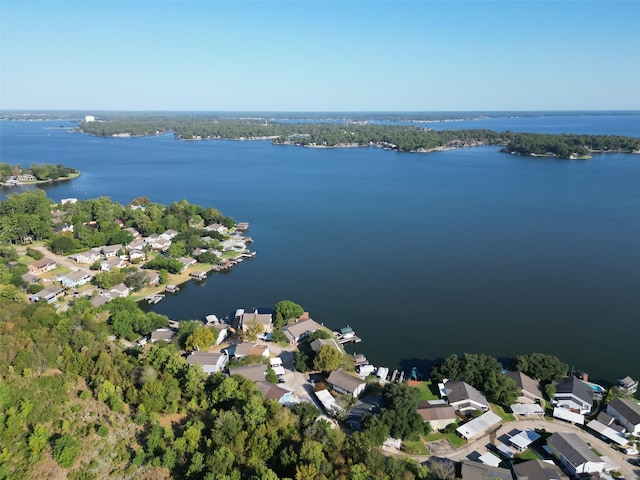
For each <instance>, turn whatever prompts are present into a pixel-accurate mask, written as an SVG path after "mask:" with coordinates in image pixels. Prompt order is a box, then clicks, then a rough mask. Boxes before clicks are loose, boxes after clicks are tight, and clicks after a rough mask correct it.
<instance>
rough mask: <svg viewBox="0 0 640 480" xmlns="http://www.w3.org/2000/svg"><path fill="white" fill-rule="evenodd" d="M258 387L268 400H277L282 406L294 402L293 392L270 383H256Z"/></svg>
mask: <svg viewBox="0 0 640 480" xmlns="http://www.w3.org/2000/svg"><path fill="white" fill-rule="evenodd" d="M256 387H258V390H260V391H261V392H262V395H264V398H265V399H266V400H276V401H277V402H279V403H281V404H282V405H287V404H289V403H291V402H293V392H292V391H291V390H289V389H288V388H285V387H282V386H280V385H275V384H273V383H269V382H256Z"/></svg>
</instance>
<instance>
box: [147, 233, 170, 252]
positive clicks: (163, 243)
mask: <svg viewBox="0 0 640 480" xmlns="http://www.w3.org/2000/svg"><path fill="white" fill-rule="evenodd" d="M170 246H171V240H168V239H166V238H162V237H158V239H157V240H155V241H154V242H153V243H151V248H152V249H153V250H158V251H160V252H166V251H167V250H169V247H170Z"/></svg>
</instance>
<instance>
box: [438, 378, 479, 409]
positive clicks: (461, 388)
mask: <svg viewBox="0 0 640 480" xmlns="http://www.w3.org/2000/svg"><path fill="white" fill-rule="evenodd" d="M444 387H445V389H446V391H447V399H448V400H449V403H458V402H463V401H465V400H473V401H474V402H477V403H480V404H482V405H489V403H488V402H487V398H486V397H485V396H484V395H483V394H482V393H480V392H479V391H478V390H476V389H475V388H473V387H472V386H471V385H469V384H468V383H465V382H462V381H460V380H449V381H448V382H447V383H445V384H444Z"/></svg>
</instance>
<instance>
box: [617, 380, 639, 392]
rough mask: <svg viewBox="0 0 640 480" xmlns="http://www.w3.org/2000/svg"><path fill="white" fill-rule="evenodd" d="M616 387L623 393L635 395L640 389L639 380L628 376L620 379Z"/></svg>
mask: <svg viewBox="0 0 640 480" xmlns="http://www.w3.org/2000/svg"><path fill="white" fill-rule="evenodd" d="M616 389H617V390H618V391H619V392H620V393H622V394H623V395H633V394H634V393H636V392H637V391H638V380H634V379H633V378H631V377H629V376H626V377H624V378H620V379H618V383H617V385H616Z"/></svg>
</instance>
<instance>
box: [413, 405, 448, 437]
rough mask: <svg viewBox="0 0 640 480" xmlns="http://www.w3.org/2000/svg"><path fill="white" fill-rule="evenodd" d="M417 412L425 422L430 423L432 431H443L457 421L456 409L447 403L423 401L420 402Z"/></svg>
mask: <svg viewBox="0 0 640 480" xmlns="http://www.w3.org/2000/svg"><path fill="white" fill-rule="evenodd" d="M417 411H418V414H420V416H421V417H422V419H423V420H424V421H425V422H429V425H431V429H432V430H442V429H443V428H444V427H446V426H447V425H450V424H452V423H454V422H455V421H456V419H457V417H456V411H455V409H454V408H453V407H452V406H451V405H449V404H447V403H432V402H429V401H426V400H421V401H419V402H418V408H417Z"/></svg>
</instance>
